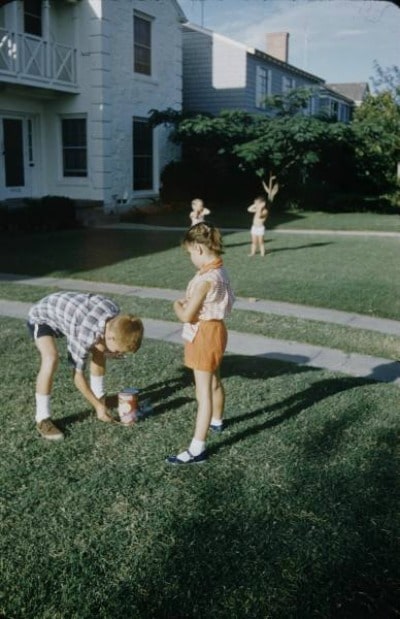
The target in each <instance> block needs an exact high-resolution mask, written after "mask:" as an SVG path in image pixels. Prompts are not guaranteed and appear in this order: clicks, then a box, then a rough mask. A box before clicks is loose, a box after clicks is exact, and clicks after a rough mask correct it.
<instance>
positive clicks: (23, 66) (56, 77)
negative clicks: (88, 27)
mask: <svg viewBox="0 0 400 619" xmlns="http://www.w3.org/2000/svg"><path fill="white" fill-rule="evenodd" d="M0 79H2V80H3V81H10V82H13V83H20V84H26V85H29V84H33V83H35V84H36V85H37V86H43V87H47V88H48V87H51V88H54V89H65V88H67V90H71V89H73V90H75V89H76V87H77V81H76V49H74V48H72V47H68V46H67V45H60V44H59V43H50V42H49V41H45V40H44V39H41V38H39V37H35V36H32V35H28V34H20V33H15V32H10V31H9V30H5V29H4V28H0Z"/></svg>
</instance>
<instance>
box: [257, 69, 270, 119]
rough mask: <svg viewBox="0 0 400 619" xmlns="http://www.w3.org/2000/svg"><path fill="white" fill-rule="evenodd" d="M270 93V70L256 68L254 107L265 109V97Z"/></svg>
mask: <svg viewBox="0 0 400 619" xmlns="http://www.w3.org/2000/svg"><path fill="white" fill-rule="evenodd" d="M269 94H270V71H269V70H268V69H265V68H264V67H260V66H257V68H256V107H258V108H259V109H261V110H265V109H266V107H267V103H266V98H267V97H268V95H269Z"/></svg>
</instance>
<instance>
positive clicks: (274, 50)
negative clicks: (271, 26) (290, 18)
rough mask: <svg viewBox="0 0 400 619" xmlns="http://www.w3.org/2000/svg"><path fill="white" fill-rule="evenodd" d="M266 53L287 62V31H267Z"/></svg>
mask: <svg viewBox="0 0 400 619" xmlns="http://www.w3.org/2000/svg"><path fill="white" fill-rule="evenodd" d="M267 54H269V55H270V56H273V57H274V58H278V60H282V61H283V62H288V59H289V33H288V32H267Z"/></svg>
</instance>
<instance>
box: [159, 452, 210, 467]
mask: <svg viewBox="0 0 400 619" xmlns="http://www.w3.org/2000/svg"><path fill="white" fill-rule="evenodd" d="M184 453H187V454H189V456H190V459H189V460H180V459H179V457H178V456H168V458H166V459H165V462H166V463H167V464H201V463H202V462H205V461H206V460H207V458H208V456H207V451H206V450H204V451H202V452H201V454H199V455H198V456H194V455H193V454H192V453H190V451H189V450H188V449H187V450H186V452H184Z"/></svg>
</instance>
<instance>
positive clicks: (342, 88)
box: [326, 82, 370, 103]
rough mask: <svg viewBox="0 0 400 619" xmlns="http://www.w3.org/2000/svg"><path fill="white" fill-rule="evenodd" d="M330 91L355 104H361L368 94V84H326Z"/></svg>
mask: <svg viewBox="0 0 400 619" xmlns="http://www.w3.org/2000/svg"><path fill="white" fill-rule="evenodd" d="M326 87H327V88H329V89H330V90H333V91H335V92H338V93H339V94H341V95H343V96H344V97H347V98H348V99H351V100H352V101H354V102H355V103H361V101H363V100H364V98H365V97H366V95H368V94H369V92H370V91H369V85H368V82H348V83H344V84H326Z"/></svg>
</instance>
